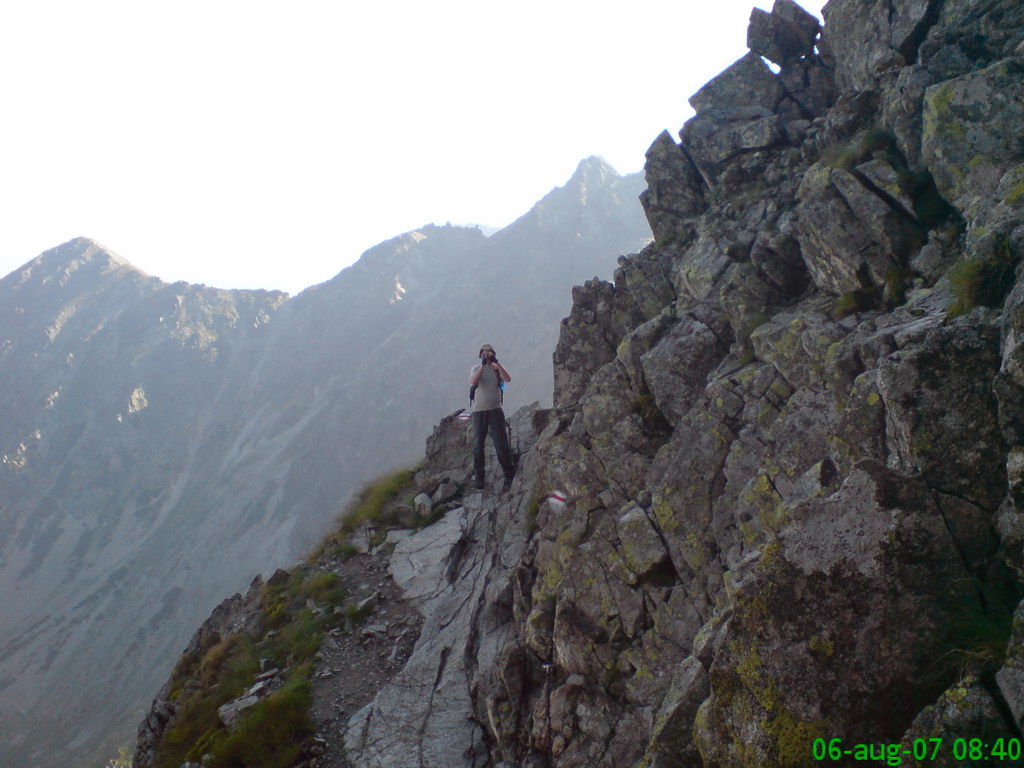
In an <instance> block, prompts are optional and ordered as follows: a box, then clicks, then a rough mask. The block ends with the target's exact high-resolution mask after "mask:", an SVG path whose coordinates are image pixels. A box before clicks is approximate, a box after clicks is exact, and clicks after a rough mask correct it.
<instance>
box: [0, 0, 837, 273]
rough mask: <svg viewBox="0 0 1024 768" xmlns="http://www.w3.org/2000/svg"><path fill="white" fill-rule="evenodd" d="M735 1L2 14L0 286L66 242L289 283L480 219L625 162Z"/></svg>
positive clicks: (668, 116)
mask: <svg viewBox="0 0 1024 768" xmlns="http://www.w3.org/2000/svg"><path fill="white" fill-rule="evenodd" d="M823 4H824V3H823V0H809V2H806V3H804V7H805V8H807V9H808V10H810V11H811V12H812V13H814V14H816V15H818V16H819V18H820V16H821V6H822V5H823ZM755 5H756V6H758V7H761V8H765V9H770V8H771V0H755V1H754V2H752V0H712V2H708V3H705V2H696V0H671V1H668V0H632V2H630V3H621V2H614V3H613V2H607V1H605V2H602V1H600V0H597V1H595V0H518V2H501V3H498V2H492V1H491V0H465V1H464V0H435V1H434V2H423V1H422V0H408V1H407V0H400V1H399V0H378V2H360V3H356V2H352V1H351V0H350V1H349V2H341V1H340V0H335V1H334V2H327V1H325V0H292V2H287V3H285V2H283V1H280V0H279V2H274V3H271V2H264V1H262V0H244V1H243V0H202V2H197V1H195V0H176V1H175V2H159V3H158V2H152V1H150V0H130V1H124V2H115V1H114V0H89V2H82V0H60V1H51V0H32V1H31V2H17V3H15V2H10V3H5V4H4V8H3V11H2V13H0V69H2V71H3V73H4V74H3V76H2V78H0V104H2V106H3V118H2V122H0V206H2V215H0V276H2V275H5V274H7V273H8V272H10V271H11V270H13V269H15V268H17V267H18V266H20V265H21V264H23V263H25V262H26V261H29V260H30V259H32V258H34V257H35V256H36V255H38V254H39V253H40V252H42V251H44V250H46V249H47V248H51V247H53V246H55V245H58V244H60V243H62V242H64V241H66V240H68V239H70V238H72V237H75V236H78V235H82V236H86V237H91V238H93V239H95V240H98V241H99V242H101V243H103V244H104V245H105V246H107V247H108V248H109V249H111V250H112V251H114V252H115V253H118V254H119V255H121V256H122V257H124V258H125V259H127V260H128V261H130V262H131V263H133V264H134V265H135V266H137V267H139V268H140V269H143V270H145V271H146V272H148V273H150V274H153V275H156V276H158V277H160V278H162V279H164V280H167V281H176V280H187V281H189V282H193V283H206V284H207V285H215V286H219V287H225V288H277V289H281V290H286V291H288V292H290V293H295V292H297V291H299V290H301V289H302V288H304V287H306V286H309V285H312V284H315V283H318V282H322V281H323V280H327V279H329V278H330V277H332V276H334V275H335V274H337V273H338V272H339V271H340V270H341V269H342V268H344V267H345V266H347V265H348V264H350V263H352V262H353V261H355V260H356V259H357V258H358V257H359V255H360V254H361V253H362V252H363V251H364V250H365V249H367V248H369V247H371V246H373V245H375V244H376V243H378V242H380V241H382V240H385V239H387V238H389V237H393V236H394V235H397V234H400V233H401V232H404V231H407V230H410V229H415V228H416V227H419V226H422V225H423V224H427V223H430V222H435V223H438V224H443V223H445V222H447V221H451V222H453V223H459V224H465V223H481V224H486V225H491V226H499V227H500V226H504V225H506V224H508V223H509V222H511V221H513V220H514V219H515V218H517V217H518V216H520V215H521V214H523V213H524V212H526V211H527V210H528V209H529V207H530V206H531V205H532V204H533V203H534V202H535V201H536V200H538V199H539V198H540V197H541V196H543V195H544V194H545V193H547V192H548V191H549V190H550V189H551V188H552V187H555V186H558V185H561V184H563V183H565V181H566V180H567V179H568V178H569V176H570V174H571V173H572V172H573V170H574V169H575V167H576V165H577V163H578V162H579V161H580V160H581V159H583V158H584V157H587V156H589V155H601V156H603V157H604V158H605V159H606V160H608V162H610V163H611V164H612V165H613V166H615V167H616V168H617V169H618V170H619V171H620V172H622V173H628V172H632V171H638V170H640V169H641V168H642V167H643V156H644V152H645V151H646V149H647V147H648V146H649V145H650V143H651V141H653V140H654V138H655V137H656V136H657V134H658V133H660V132H661V131H662V130H663V129H666V128H667V129H669V130H670V131H672V132H673V133H676V132H677V131H678V129H679V128H680V127H681V126H682V124H683V122H684V121H685V120H686V119H687V118H688V117H689V116H690V115H691V114H692V112H691V110H690V108H689V105H688V104H687V102H686V99H687V97H688V96H690V95H691V94H692V93H693V92H694V91H696V90H697V89H698V88H699V87H700V86H701V85H703V83H705V82H706V81H707V80H708V79H709V78H711V77H712V76H714V75H715V74H717V73H718V72H719V71H721V70H722V69H723V68H725V67H726V66H728V65H729V64H730V63H731V62H732V61H734V60H735V59H737V58H738V57H739V56H741V55H742V54H743V53H745V51H746V46H745V41H746V27H747V19H748V17H749V14H750V9H751V8H752V7H753V6H755Z"/></svg>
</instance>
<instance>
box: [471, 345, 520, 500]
mask: <svg viewBox="0 0 1024 768" xmlns="http://www.w3.org/2000/svg"><path fill="white" fill-rule="evenodd" d="M510 381H512V377H511V376H509V373H508V371H506V370H505V367H504V366H503V365H502V364H501V363H499V362H498V356H497V355H496V354H494V347H492V346H491V345H490V344H481V345H480V364H479V365H474V366H473V368H472V370H470V372H469V387H470V389H469V391H470V400H471V401H472V403H473V438H474V439H473V474H474V476H475V477H476V483H475V484H476V487H477V488H478V489H482V488H483V487H484V440H485V439H486V438H487V433H488V431H489V432H490V433H491V442H492V443H493V444H494V450H495V451H496V452H497V454H498V463H499V464H501V468H502V470H503V471H504V472H505V484H504V486H502V489H501V490H502V491H503V492H504V491H507V490H508V489H509V488H510V487H511V485H512V477H513V475H515V471H516V470H515V466H514V465H513V464H512V450H511V448H509V444H508V433H507V432H506V431H505V412H504V411H502V410H501V394H502V393H501V389H502V386H501V383H502V382H510Z"/></svg>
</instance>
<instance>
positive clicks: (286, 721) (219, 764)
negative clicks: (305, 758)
mask: <svg viewBox="0 0 1024 768" xmlns="http://www.w3.org/2000/svg"><path fill="white" fill-rule="evenodd" d="M312 702H313V690H312V686H311V685H310V682H309V680H306V679H296V680H293V681H291V682H289V683H287V684H286V685H285V686H284V687H283V688H281V690H279V691H275V692H274V693H272V694H271V695H270V696H268V697H267V698H266V699H264V700H263V701H261V702H259V703H258V704H257V705H256V706H254V707H253V708H252V709H251V710H250V711H249V712H247V713H246V714H245V715H244V716H243V717H242V719H241V721H240V723H239V725H238V727H237V728H236V729H235V730H234V731H233V732H232V733H230V734H229V735H227V736H226V737H225V738H222V739H221V740H220V741H219V742H217V744H216V746H215V747H214V750H213V753H212V755H213V758H212V760H211V761H210V768H288V767H289V766H290V765H292V764H293V763H294V762H295V760H296V759H297V758H298V757H299V754H300V753H301V752H302V746H303V744H304V742H305V741H306V739H308V738H309V737H310V736H312V735H313V733H314V728H313V722H312V720H311V719H310V717H309V707H310V705H311V704H312Z"/></svg>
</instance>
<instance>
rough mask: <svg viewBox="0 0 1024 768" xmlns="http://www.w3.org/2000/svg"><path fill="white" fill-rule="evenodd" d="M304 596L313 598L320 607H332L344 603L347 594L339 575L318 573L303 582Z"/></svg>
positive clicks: (325, 572) (327, 572)
mask: <svg viewBox="0 0 1024 768" xmlns="http://www.w3.org/2000/svg"><path fill="white" fill-rule="evenodd" d="M302 594H304V595H308V596H309V597H311V598H313V600H314V601H315V602H316V603H317V604H318V605H328V606H332V605H338V604H340V603H342V602H344V600H345V597H346V595H347V592H346V591H345V588H344V587H343V586H342V585H341V579H340V578H339V577H338V574H336V573H330V572H329V571H317V572H316V573H314V574H312V575H310V576H308V577H307V578H306V580H305V581H304V582H303V584H302Z"/></svg>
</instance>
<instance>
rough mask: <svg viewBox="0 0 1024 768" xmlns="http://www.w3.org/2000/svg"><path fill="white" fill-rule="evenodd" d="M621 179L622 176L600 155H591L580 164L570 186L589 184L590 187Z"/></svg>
mask: <svg viewBox="0 0 1024 768" xmlns="http://www.w3.org/2000/svg"><path fill="white" fill-rule="evenodd" d="M620 178H622V176H621V175H620V174H619V172H618V171H616V170H615V169H614V168H613V167H612V166H611V164H610V163H609V162H608V161H607V160H605V159H604V158H603V157H601V156H600V155H591V156H590V157H588V158H585V159H583V160H580V164H579V165H577V166H576V170H575V171H574V172H573V174H572V177H571V178H570V179H569V184H568V186H571V185H574V184H587V185H588V186H589V185H592V184H604V183H606V182H608V181H609V180H615V179H620Z"/></svg>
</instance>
